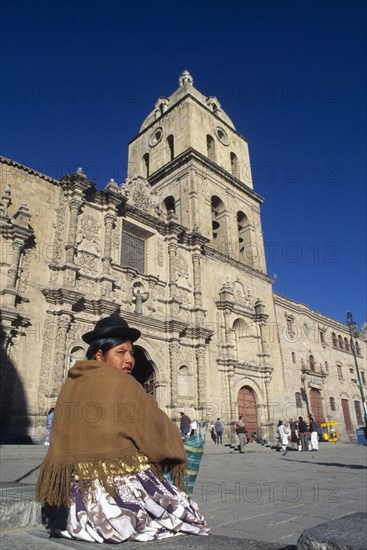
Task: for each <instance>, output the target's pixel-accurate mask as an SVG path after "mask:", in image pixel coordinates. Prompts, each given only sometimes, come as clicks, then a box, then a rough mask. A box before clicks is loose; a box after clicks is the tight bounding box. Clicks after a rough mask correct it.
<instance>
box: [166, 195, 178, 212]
mask: <svg viewBox="0 0 367 550" xmlns="http://www.w3.org/2000/svg"><path fill="white" fill-rule="evenodd" d="M164 206H165V208H166V211H167V212H176V203H175V197H172V195H170V196H169V197H166V198H165V199H164Z"/></svg>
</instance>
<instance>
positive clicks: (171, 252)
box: [168, 235, 177, 298]
mask: <svg viewBox="0 0 367 550" xmlns="http://www.w3.org/2000/svg"><path fill="white" fill-rule="evenodd" d="M176 251H177V238H176V236H175V235H173V236H171V237H170V239H169V241H168V262H169V281H168V284H169V286H170V291H171V292H170V293H171V298H174V297H175V296H176V277H177V272H176V271H177V269H176V268H177V264H176Z"/></svg>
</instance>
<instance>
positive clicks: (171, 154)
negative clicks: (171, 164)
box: [167, 134, 175, 161]
mask: <svg viewBox="0 0 367 550" xmlns="http://www.w3.org/2000/svg"><path fill="white" fill-rule="evenodd" d="M167 145H168V152H169V160H170V161H171V160H173V159H174V158H175V143H174V137H173V135H172V134H171V135H169V136H168V138H167Z"/></svg>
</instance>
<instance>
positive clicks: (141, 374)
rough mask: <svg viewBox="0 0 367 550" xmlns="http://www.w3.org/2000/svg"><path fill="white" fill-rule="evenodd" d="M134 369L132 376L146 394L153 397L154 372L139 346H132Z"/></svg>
mask: <svg viewBox="0 0 367 550" xmlns="http://www.w3.org/2000/svg"><path fill="white" fill-rule="evenodd" d="M134 351H135V367H134V369H133V373H132V376H133V377H134V378H135V379H136V380H137V381H138V382H140V384H141V385H142V386H143V387H144V389H145V391H146V392H147V393H150V394H151V395H153V396H154V397H155V371H154V368H153V365H152V362H151V361H150V360H149V359H148V358H147V356H146V352H145V351H144V349H143V348H141V347H140V346H134Z"/></svg>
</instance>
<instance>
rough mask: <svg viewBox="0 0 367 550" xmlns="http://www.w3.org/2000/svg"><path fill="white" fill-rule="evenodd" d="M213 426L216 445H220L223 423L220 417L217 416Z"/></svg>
mask: <svg viewBox="0 0 367 550" xmlns="http://www.w3.org/2000/svg"><path fill="white" fill-rule="evenodd" d="M214 428H215V434H216V436H217V445H222V443H223V441H222V435H223V429H224V425H223V422H222V421H221V419H220V418H217V421H216V423H215V424H214Z"/></svg>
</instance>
